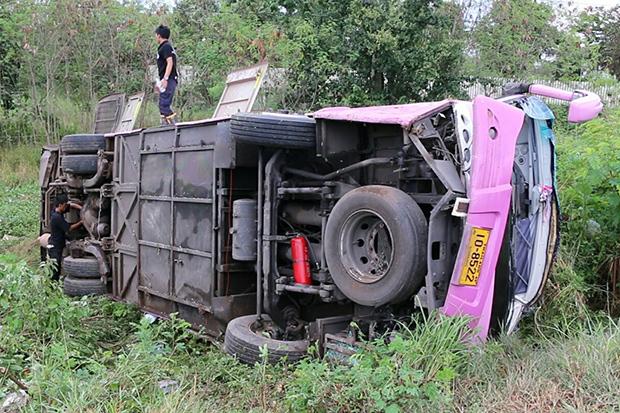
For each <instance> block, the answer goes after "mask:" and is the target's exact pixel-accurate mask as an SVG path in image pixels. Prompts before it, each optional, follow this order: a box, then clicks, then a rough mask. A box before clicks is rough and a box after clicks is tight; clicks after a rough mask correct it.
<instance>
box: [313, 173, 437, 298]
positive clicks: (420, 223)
mask: <svg viewBox="0 0 620 413" xmlns="http://www.w3.org/2000/svg"><path fill="white" fill-rule="evenodd" d="M324 237H325V239H324V242H325V258H326V260H327V266H328V269H329V272H330V274H331V276H332V278H333V280H334V283H335V284H336V286H337V287H338V288H339V289H340V291H341V292H342V293H343V294H344V295H345V296H346V297H347V298H349V299H350V300H351V301H353V302H355V303H358V304H361V305H366V306H373V307H378V306H381V305H384V304H388V303H392V304H394V303H398V302H401V301H404V300H406V299H407V298H409V297H410V296H411V295H412V294H413V293H414V292H415V291H416V290H417V289H419V288H420V286H421V285H422V283H423V282H424V275H425V273H426V250H427V248H426V244H427V238H428V225H427V222H426V218H425V217H424V214H423V212H422V210H421V209H420V207H419V206H418V204H417V203H416V202H415V201H414V200H413V199H412V198H411V197H410V196H409V195H407V194H406V193H404V192H403V191H401V190H399V189H396V188H392V187H388V186H381V185H369V186H363V187H360V188H357V189H354V190H353V191H351V192H349V193H347V194H346V195H345V196H344V197H342V199H341V200H340V201H338V203H336V206H335V207H334V209H333V210H332V212H331V213H330V215H329V218H328V220H327V228H326V232H325V235H324Z"/></svg>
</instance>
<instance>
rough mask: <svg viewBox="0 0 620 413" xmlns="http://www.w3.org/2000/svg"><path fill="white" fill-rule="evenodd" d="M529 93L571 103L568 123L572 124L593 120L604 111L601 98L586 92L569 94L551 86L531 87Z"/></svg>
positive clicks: (580, 91)
mask: <svg viewBox="0 0 620 413" xmlns="http://www.w3.org/2000/svg"><path fill="white" fill-rule="evenodd" d="M529 92H530V93H531V94H533V95H540V96H545V97H548V98H552V99H559V100H565V101H567V102H570V103H569V104H568V121H569V122H572V123H581V122H587V121H589V120H592V119H594V118H596V117H597V116H598V115H599V113H601V111H602V110H603V103H602V102H601V98H600V97H599V96H598V95H597V94H596V93H592V92H588V91H585V90H577V91H575V92H567V91H565V90H561V89H556V88H554V87H551V86H544V85H530V88H529Z"/></svg>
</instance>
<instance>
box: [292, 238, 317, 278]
mask: <svg viewBox="0 0 620 413" xmlns="http://www.w3.org/2000/svg"><path fill="white" fill-rule="evenodd" d="M291 255H292V257H293V278H294V279H295V283H296V284H303V285H311V284H312V275H311V273H310V259H309V258H308V255H309V254H308V241H307V240H306V238H304V237H302V236H296V237H294V238H293V239H291Z"/></svg>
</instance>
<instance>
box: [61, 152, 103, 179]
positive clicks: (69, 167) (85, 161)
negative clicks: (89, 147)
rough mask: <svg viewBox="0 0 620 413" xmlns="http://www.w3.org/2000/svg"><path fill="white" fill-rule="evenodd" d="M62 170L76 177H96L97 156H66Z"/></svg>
mask: <svg viewBox="0 0 620 413" xmlns="http://www.w3.org/2000/svg"><path fill="white" fill-rule="evenodd" d="M61 165H62V170H63V171H64V172H67V173H71V174H74V175H94V174H95V173H96V172H97V155H65V156H63V157H62V161H61Z"/></svg>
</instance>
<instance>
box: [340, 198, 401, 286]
mask: <svg viewBox="0 0 620 413" xmlns="http://www.w3.org/2000/svg"><path fill="white" fill-rule="evenodd" d="M392 240H393V237H392V233H391V231H390V228H389V226H388V225H387V223H386V222H385V219H383V217H381V216H380V215H379V214H377V213H376V212H374V211H371V210H367V209H365V210H360V211H356V212H354V213H353V214H351V215H349V217H348V218H347V219H346V221H345V222H344V225H343V226H342V232H341V236H340V245H339V253H340V260H341V262H342V264H343V266H344V268H345V270H346V271H347V274H348V275H349V276H350V277H351V278H353V279H354V280H356V281H359V282H361V283H364V284H372V283H375V282H377V281H379V280H381V279H383V278H384V277H385V276H386V275H387V273H388V272H389V270H390V268H391V266H392V262H393V260H394V247H393V244H392Z"/></svg>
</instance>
